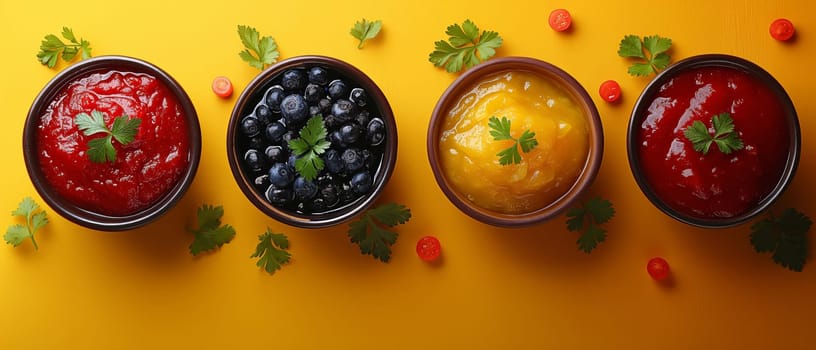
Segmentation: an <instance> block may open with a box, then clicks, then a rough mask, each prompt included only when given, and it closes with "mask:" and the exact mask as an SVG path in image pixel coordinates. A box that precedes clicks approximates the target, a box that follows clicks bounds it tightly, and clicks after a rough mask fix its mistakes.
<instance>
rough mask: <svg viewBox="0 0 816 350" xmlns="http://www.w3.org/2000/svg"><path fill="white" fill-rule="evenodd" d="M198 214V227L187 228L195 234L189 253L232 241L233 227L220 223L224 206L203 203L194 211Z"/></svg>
mask: <svg viewBox="0 0 816 350" xmlns="http://www.w3.org/2000/svg"><path fill="white" fill-rule="evenodd" d="M196 214H197V216H198V228H197V229H188V231H190V232H192V233H193V235H195V239H193V243H190V247H189V248H190V254H192V255H193V256H195V255H198V254H200V253H202V252H205V251H210V250H214V249H215V248H219V247H221V246H222V245H224V244H225V243H229V242H230V241H232V238H233V237H235V229H234V228H233V227H232V226H230V225H221V217H222V216H224V207H223V206H220V205H219V206H217V207H214V206H212V205H207V204H204V205H203V206H201V207H200V208H198V211H197V212H196Z"/></svg>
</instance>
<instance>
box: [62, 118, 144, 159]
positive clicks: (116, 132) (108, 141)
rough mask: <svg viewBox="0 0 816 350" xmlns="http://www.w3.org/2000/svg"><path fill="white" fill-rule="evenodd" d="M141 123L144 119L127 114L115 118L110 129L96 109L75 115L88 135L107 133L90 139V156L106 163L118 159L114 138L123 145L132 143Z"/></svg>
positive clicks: (75, 121)
mask: <svg viewBox="0 0 816 350" xmlns="http://www.w3.org/2000/svg"><path fill="white" fill-rule="evenodd" d="M141 123H142V120H141V119H139V118H133V119H129V117H128V116H127V115H122V116H119V117H116V118H115V119H114V120H113V125H112V126H111V128H110V129H108V126H107V125H106V124H105V117H104V115H102V112H99V111H96V110H94V111H92V112H91V114H90V115H88V114H87V113H79V114H77V115H76V117H74V124H76V125H77V127H78V128H79V130H80V131H82V132H83V133H84V134H85V135H86V136H91V135H93V134H97V133H103V134H106V136H105V137H101V138H95V139H93V140H90V141H88V157H89V158H90V159H91V161H92V162H94V163H104V162H106V161H109V162H111V163H113V162H114V161H115V160H116V148H114V147H113V139H116V141H118V142H119V143H121V144H122V145H127V144H129V143H131V142H132V141H133V139H134V137H136V131H137V129H138V128H139V125H141Z"/></svg>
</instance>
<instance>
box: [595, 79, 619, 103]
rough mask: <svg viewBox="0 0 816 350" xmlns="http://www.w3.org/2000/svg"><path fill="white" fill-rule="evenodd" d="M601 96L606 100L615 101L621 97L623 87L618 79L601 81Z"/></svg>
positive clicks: (599, 91) (599, 90)
mask: <svg viewBox="0 0 816 350" xmlns="http://www.w3.org/2000/svg"><path fill="white" fill-rule="evenodd" d="M598 93H599V94H600V95H601V98H602V99H604V101H606V102H615V101H617V100H618V99H619V98H620V97H621V87H620V85H619V84H618V82H617V81H614V80H607V81H605V82H603V83H601V88H600V89H598Z"/></svg>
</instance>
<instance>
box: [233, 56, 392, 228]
mask: <svg viewBox="0 0 816 350" xmlns="http://www.w3.org/2000/svg"><path fill="white" fill-rule="evenodd" d="M316 66H319V67H323V68H325V69H327V70H328V71H329V72H330V74H331V75H336V77H338V78H342V79H344V80H347V81H349V82H350V85H353V86H359V87H361V88H363V89H364V90H365V91H366V93H367V94H368V102H369V104H368V105H366V107H365V108H366V109H368V110H369V111H370V113H371V117H372V118H373V117H375V116H376V117H380V118H381V119H382V120H383V122H384V124H385V139H384V141H383V144H382V145H380V146H379V147H382V158H381V160H380V162H379V163H378V166H377V168H376V171H374V174H373V176H372V179H371V180H372V184H371V188H370V190H369V191H368V192H367V194H364V195H362V196H361V197H359V198H357V199H356V200H353V201H351V202H350V203H347V204H345V205H340V206H338V207H336V208H330V209H327V210H324V211H320V212H316V213H313V212H312V211H308V212H307V211H306V210H304V211H302V212H299V211H298V210H296V209H295V210H292V209H291V208H286V207H285V206H277V205H275V204H272V203H271V202H270V201H269V200H267V198H266V195H265V192H264V191H262V189H260V188H258V187H256V186H254V179H256V177H258V176H259V175H260V176H263V174H262V172H255V173H253V171H252V170H251V169H247V168H246V167H245V166H243V165H242V161H243V154H244V153H242V151H241V149H239V148H241V146H240V142H239V141H237V140H238V139H239V138H245V137H246V136H244V135H243V134H242V133H241V131H240V123H241V121H242V120H243V118H245V117H247V116H248V115H250V114H252V113H253V111H254V109H255V108H256V106H257V105H258V104H260V103H261V100H262V99H263V98H264V94H265V92H266V91H267V89H269V88H270V87H272V86H274V85H277V84H279V83H280V80H281V77H282V75H283V74H284V72H286V71H288V70H290V69H306V68H311V67H316ZM227 158H228V161H229V165H230V169H231V170H232V175H233V177H234V178H235V182H236V183H237V184H238V187H239V188H240V189H241V191H242V192H243V193H244V195H245V196H246V197H247V199H249V201H250V202H252V204H254V205H255V206H256V207H257V208H258V209H260V210H261V212H263V213H264V214H266V215H268V216H269V217H271V218H273V219H275V220H278V221H280V222H282V223H285V224H287V225H292V226H297V227H304V228H320V227H329V226H334V225H337V224H340V223H343V222H345V221H348V220H350V219H351V218H353V217H354V216H356V215H357V214H360V213H361V212H363V211H364V210H366V209H368V208H369V207H370V206H371V205H372V204H374V201H376V199H377V198H378V197H379V196H380V193H381V192H382V190H383V189H384V188H385V185H386V183H388V179H389V178H390V177H391V173H392V172H393V171H394V166H395V164H396V162H397V124H396V121H395V120H394V114H393V112H392V111H391V106H390V105H389V104H388V100H387V99H386V98H385V95H384V94H383V92H382V90H380V88H379V87H378V86H377V84H375V83H374V81H372V80H371V79H370V78H369V77H368V76H367V75H366V74H365V73H363V72H362V71H361V70H359V69H357V68H356V67H354V66H352V65H350V64H348V63H346V62H344V61H341V60H339V59H336V58H332V57H325V56H299V57H293V58H290V59H286V60H283V61H280V62H278V63H276V64H275V65H273V66H271V67H269V68H267V69H266V70H264V71H263V72H262V73H260V74H259V75H258V76H257V77H255V79H253V80H252V81H251V82H250V83H249V85H248V86H247V87H246V89H244V91H243V92H242V93H241V96H240V97H238V101H236V103H235V107H234V109H233V110H232V116H231V118H230V121H229V126H228V129H227ZM265 169H266V168H264V170H265ZM262 171H263V170H262ZM262 187H268V186H262Z"/></svg>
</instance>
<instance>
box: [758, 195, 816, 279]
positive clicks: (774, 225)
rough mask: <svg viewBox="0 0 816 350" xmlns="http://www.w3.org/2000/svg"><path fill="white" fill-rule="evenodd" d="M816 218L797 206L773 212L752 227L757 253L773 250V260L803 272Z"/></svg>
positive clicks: (771, 251)
mask: <svg viewBox="0 0 816 350" xmlns="http://www.w3.org/2000/svg"><path fill="white" fill-rule="evenodd" d="M812 224H813V221H811V220H810V218H809V217H807V216H806V215H805V214H803V213H800V212H799V211H797V210H796V209H793V208H788V209H785V210H784V211H783V212H782V214H780V215H779V217H774V215H773V213H771V214H770V216H769V218H766V219H763V220H760V221H758V222H757V223H755V224H754V225H753V226H751V236H750V237H751V245H753V246H754V250H756V252H757V253H773V256H772V258H773V261H774V262H775V263H777V264H779V265H781V266H783V267H785V268H787V269H789V270H791V271H797V272H801V271H802V269H803V268H804V266H805V262H806V260H807V256H808V236H807V233H808V231H810V227H811V225H812Z"/></svg>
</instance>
